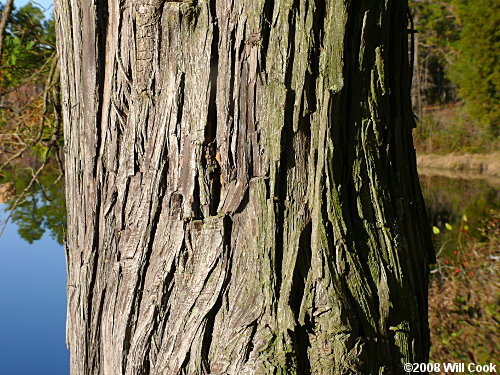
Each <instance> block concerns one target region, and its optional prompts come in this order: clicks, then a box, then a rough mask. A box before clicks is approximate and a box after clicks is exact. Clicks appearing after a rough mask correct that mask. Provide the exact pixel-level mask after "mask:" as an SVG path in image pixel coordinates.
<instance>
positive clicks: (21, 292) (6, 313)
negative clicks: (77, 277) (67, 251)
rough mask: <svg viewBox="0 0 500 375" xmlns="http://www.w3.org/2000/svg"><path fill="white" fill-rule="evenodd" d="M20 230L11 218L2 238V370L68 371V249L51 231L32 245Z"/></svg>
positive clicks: (26, 374)
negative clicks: (66, 337)
mask: <svg viewBox="0 0 500 375" xmlns="http://www.w3.org/2000/svg"><path fill="white" fill-rule="evenodd" d="M6 208H7V207H6V206H5V205H0V212H1V213H0V216H3V217H2V219H3V218H5V215H6V213H5V210H6ZM20 229H21V228H20V227H19V226H18V225H16V224H15V223H14V222H9V224H8V225H7V226H6V228H5V231H4V233H3V235H2V236H1V237H0V252H1V256H0V337H1V340H0V375H45V374H47V375H63V374H68V373H69V353H68V350H67V349H66V344H65V322H66V316H65V315H66V265H65V257H64V249H63V247H62V245H61V244H59V243H58V242H57V241H56V240H55V239H53V238H51V236H50V234H49V233H45V234H44V235H42V236H41V237H40V239H39V240H37V241H34V242H33V244H30V243H28V242H27V241H26V240H25V239H23V238H22V237H21V235H20V234H19V230H20Z"/></svg>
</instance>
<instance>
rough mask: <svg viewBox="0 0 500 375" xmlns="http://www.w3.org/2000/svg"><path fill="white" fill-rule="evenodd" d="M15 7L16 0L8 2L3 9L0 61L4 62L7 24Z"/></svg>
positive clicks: (0, 26) (0, 19)
mask: <svg viewBox="0 0 500 375" xmlns="http://www.w3.org/2000/svg"><path fill="white" fill-rule="evenodd" d="M13 5H14V0H7V2H6V3H5V5H4V7H3V10H2V16H1V18H0V61H1V60H2V54H3V43H4V40H5V31H6V30H7V22H8V21H9V17H10V14H11V13H12V7H13Z"/></svg>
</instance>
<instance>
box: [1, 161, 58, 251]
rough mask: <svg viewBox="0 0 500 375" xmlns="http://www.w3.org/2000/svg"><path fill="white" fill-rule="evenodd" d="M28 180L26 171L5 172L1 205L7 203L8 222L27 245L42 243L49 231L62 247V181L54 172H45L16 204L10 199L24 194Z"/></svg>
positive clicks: (50, 170) (28, 176)
mask: <svg viewBox="0 0 500 375" xmlns="http://www.w3.org/2000/svg"><path fill="white" fill-rule="evenodd" d="M31 179H32V175H31V173H30V172H29V170H27V169H24V168H19V169H10V170H6V171H5V172H4V173H3V176H2V180H1V181H0V182H1V183H3V185H2V189H1V191H0V192H1V193H3V199H2V200H0V203H6V207H5V210H6V211H7V212H9V214H10V219H9V220H10V221H12V222H13V223H14V224H16V226H17V228H18V233H19V235H20V236H21V238H23V239H24V240H26V241H28V243H30V244H31V243H33V242H34V241H37V240H39V239H41V238H42V236H43V235H44V233H45V232H46V231H48V233H49V234H50V236H51V237H52V238H53V239H55V240H56V241H57V242H58V243H59V244H62V243H63V240H64V231H65V227H66V207H65V198H64V179H62V178H60V172H59V170H58V169H57V168H46V169H45V170H44V171H43V173H42V174H41V175H40V176H39V178H38V179H37V181H36V183H34V184H32V186H31V188H29V189H28V191H27V194H26V196H25V197H23V198H22V199H21V200H20V201H19V202H17V203H16V199H9V198H12V197H13V196H14V195H15V194H20V193H21V192H23V191H24V190H25V189H26V187H27V186H28V185H29V184H30V181H31ZM0 198H2V197H0ZM2 201H3V202H2ZM13 207H15V209H14V210H12V208H13Z"/></svg>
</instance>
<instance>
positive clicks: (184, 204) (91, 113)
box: [56, 0, 433, 375]
mask: <svg viewBox="0 0 500 375" xmlns="http://www.w3.org/2000/svg"><path fill="white" fill-rule="evenodd" d="M84 3H85V5H84V6H82V5H81V4H82V2H81V1H77V0H56V17H57V23H58V30H57V32H58V44H59V54H60V59H61V66H62V67H65V68H62V70H63V74H62V88H63V102H64V123H65V142H66V145H65V147H66V189H67V193H66V194H67V206H68V233H67V262H68V321H67V327H68V328H67V329H68V332H67V340H68V346H69V348H70V351H71V373H72V374H75V375H76V374H79V375H80V374H110V375H111V374H112V375H115V374H158V375H160V374H169V375H170V374H234V375H245V374H264V375H267V374H328V375H330V374H370V373H371V374H402V373H404V371H403V368H402V363H404V362H422V361H426V360H427V359H428V349H429V331H428V324H427V284H428V264H429V262H430V261H432V259H433V249H432V245H431V242H430V236H429V231H428V225H427V222H426V216H425V209H424V204H423V201H422V196H421V192H420V188H419V183H418V177H417V171H416V163H415V152H414V149H413V145H412V138H411V131H412V127H413V126H414V120H413V117H412V113H411V103H410V97H409V93H410V71H409V63H408V37H407V21H406V14H407V13H406V12H407V4H406V2H405V1H399V0H384V1H382V0H379V1H373V0H370V1H368V0H365V1H347V0H256V1H244V0H231V1H229V0H210V1H208V0H185V1H162V0H134V1H132V0H122V1H120V2H118V1H115V0H109V1H95V2H84Z"/></svg>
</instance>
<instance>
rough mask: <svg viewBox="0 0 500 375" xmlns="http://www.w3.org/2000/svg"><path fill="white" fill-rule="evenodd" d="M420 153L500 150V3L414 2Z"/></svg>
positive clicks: (475, 0)
mask: <svg viewBox="0 0 500 375" xmlns="http://www.w3.org/2000/svg"><path fill="white" fill-rule="evenodd" d="M410 12H411V15H412V17H413V21H414V27H415V29H416V31H417V33H415V34H412V35H414V46H415V47H414V51H413V59H414V61H415V64H414V69H413V78H414V79H413V105H414V108H415V112H416V114H417V116H418V118H419V120H420V123H419V127H418V128H417V129H416V131H415V133H414V135H415V143H416V146H417V150H420V151H423V152H437V153H448V152H457V151H465V152H489V151H493V150H495V149H498V145H499V142H498V139H499V138H498V137H499V130H498V123H499V120H500V94H499V91H498V90H499V86H500V65H499V61H498V51H500V28H499V27H498V25H499V24H500V3H499V2H498V1H496V0H442V1H434V0H410Z"/></svg>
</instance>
